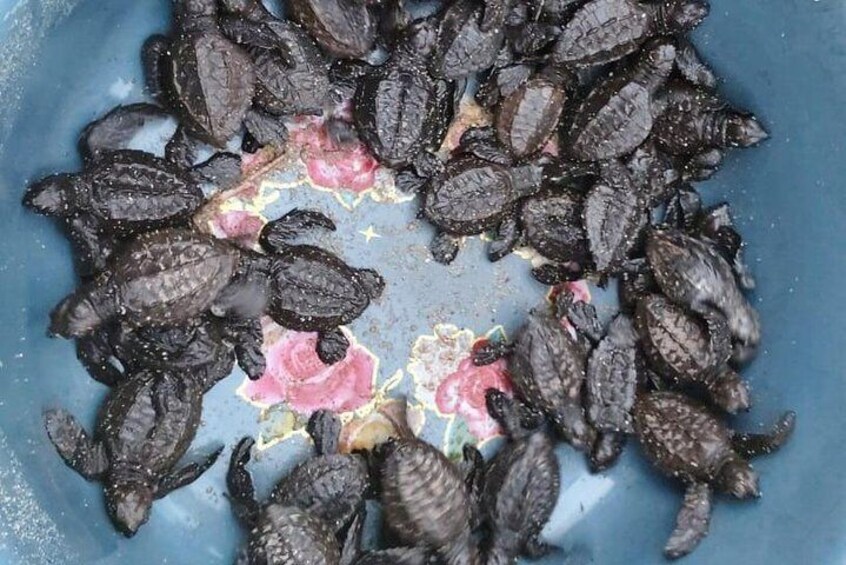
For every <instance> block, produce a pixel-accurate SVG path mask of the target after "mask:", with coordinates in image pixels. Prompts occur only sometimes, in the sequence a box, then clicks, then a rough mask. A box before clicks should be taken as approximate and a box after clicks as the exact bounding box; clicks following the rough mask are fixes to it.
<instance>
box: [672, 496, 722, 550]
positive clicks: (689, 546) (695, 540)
mask: <svg viewBox="0 0 846 565" xmlns="http://www.w3.org/2000/svg"><path fill="white" fill-rule="evenodd" d="M710 522H711V489H710V488H709V487H708V485H705V484H700V483H697V484H693V485H690V486H689V487H688V488H687V492H685V494H684V502H683V503H682V507H681V510H679V513H678V516H676V527H675V529H674V530H673V533H672V534H671V535H670V539H669V540H667V545H665V546H664V555H665V556H666V557H667V558H668V559H678V558H679V557H684V556H685V555H687V554H688V553H690V552H691V551H693V550H694V549H695V548H696V546H697V545H699V542H700V541H702V539H703V538H704V537H705V536H707V535H708V525H709V523H710Z"/></svg>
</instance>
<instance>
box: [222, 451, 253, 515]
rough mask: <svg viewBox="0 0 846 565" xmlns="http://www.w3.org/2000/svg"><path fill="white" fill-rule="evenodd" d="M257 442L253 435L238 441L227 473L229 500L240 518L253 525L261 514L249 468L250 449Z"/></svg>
mask: <svg viewBox="0 0 846 565" xmlns="http://www.w3.org/2000/svg"><path fill="white" fill-rule="evenodd" d="M254 444H255V440H253V438H251V437H245V438H243V439H242V440H241V441H239V442H238V445H237V446H236V447H235V449H234V450H233V451H232V457H231V458H230V459H229V471H228V472H227V473H226V488H227V490H228V491H229V502H230V503H231V504H232V509H233V510H234V512H235V515H236V516H237V517H238V519H239V520H240V521H241V522H243V523H244V524H247V525H248V526H250V527H252V526H253V525H254V524H255V523H256V521H257V520H258V516H259V510H260V507H259V503H258V501H257V500H256V490H255V487H254V486H253V477H252V476H251V475H250V472H249V471H248V470H247V463H249V462H250V451H251V450H252V448H253V445H254Z"/></svg>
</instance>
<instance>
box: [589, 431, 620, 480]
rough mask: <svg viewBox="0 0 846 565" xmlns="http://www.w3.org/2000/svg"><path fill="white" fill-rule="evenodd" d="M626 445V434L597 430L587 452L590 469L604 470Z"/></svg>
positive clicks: (594, 470)
mask: <svg viewBox="0 0 846 565" xmlns="http://www.w3.org/2000/svg"><path fill="white" fill-rule="evenodd" d="M625 445H626V435H625V434H621V433H617V432H599V433H598V434H597V438H596V441H595V442H594V444H593V448H592V449H591V451H590V454H589V463H590V470H591V472H593V473H599V472H601V471H605V470H606V469H608V468H609V467H611V466H612V465H614V463H616V462H617V459H618V458H619V457H620V454H621V453H622V452H623V447H625Z"/></svg>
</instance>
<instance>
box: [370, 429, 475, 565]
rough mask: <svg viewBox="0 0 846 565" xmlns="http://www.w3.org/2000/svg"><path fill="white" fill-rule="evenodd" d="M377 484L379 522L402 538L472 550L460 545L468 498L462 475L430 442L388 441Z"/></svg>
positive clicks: (465, 535) (465, 537)
mask: <svg viewBox="0 0 846 565" xmlns="http://www.w3.org/2000/svg"><path fill="white" fill-rule="evenodd" d="M381 487H382V506H383V509H384V515H385V523H386V524H387V525H388V526H389V527H390V528H391V530H392V531H394V532H396V534H397V535H398V536H399V537H400V539H401V540H402V541H403V542H405V543H407V544H409V545H414V546H425V547H430V548H432V549H433V550H435V551H438V552H439V553H443V552H452V551H455V552H456V553H465V552H472V550H470V549H466V548H465V546H469V544H470V539H469V537H470V508H471V502H470V497H469V496H468V494H467V487H466V485H465V483H464V477H462V475H461V473H459V472H458V469H457V468H456V467H455V465H453V464H452V463H451V462H450V461H449V460H448V459H447V458H446V457H445V456H444V454H443V453H441V452H440V450H438V449H437V448H436V447H434V446H432V445H429V444H428V443H426V442H423V441H419V440H417V439H406V440H398V441H396V442H394V443H393V444H392V445H390V446H389V447H388V453H387V455H386V457H385V460H384V462H383V463H382V466H381ZM457 546H460V547H457ZM456 563H458V561H456ZM468 563H469V562H468Z"/></svg>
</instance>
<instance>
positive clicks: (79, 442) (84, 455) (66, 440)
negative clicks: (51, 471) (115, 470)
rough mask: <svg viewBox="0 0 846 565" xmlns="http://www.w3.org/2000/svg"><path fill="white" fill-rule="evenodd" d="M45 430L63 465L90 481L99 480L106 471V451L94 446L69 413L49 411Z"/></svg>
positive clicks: (45, 420)
mask: <svg viewBox="0 0 846 565" xmlns="http://www.w3.org/2000/svg"><path fill="white" fill-rule="evenodd" d="M44 426H45V428H47V435H48V437H49V438H50V442H51V443H52V444H53V446H54V447H55V448H56V451H58V452H59V455H60V456H61V457H62V459H63V460H64V461H65V463H66V464H67V465H68V467H70V468H71V469H73V470H74V471H76V472H77V473H79V474H80V475H82V477H83V478H85V479H86V480H89V481H94V480H97V479H100V478H101V477H102V476H103V475H104V474H105V473H106V471H108V469H109V460H108V456H107V454H106V448H105V446H104V445H103V444H101V443H95V442H94V441H93V440H92V439H91V438H90V437H89V436H88V433H87V432H86V431H85V429H84V428H83V427H82V426H81V425H80V424H79V422H77V421H76V418H74V417H73V416H72V415H71V414H70V413H69V412H66V411H64V410H60V409H59V410H48V411H46V412H45V413H44Z"/></svg>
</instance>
